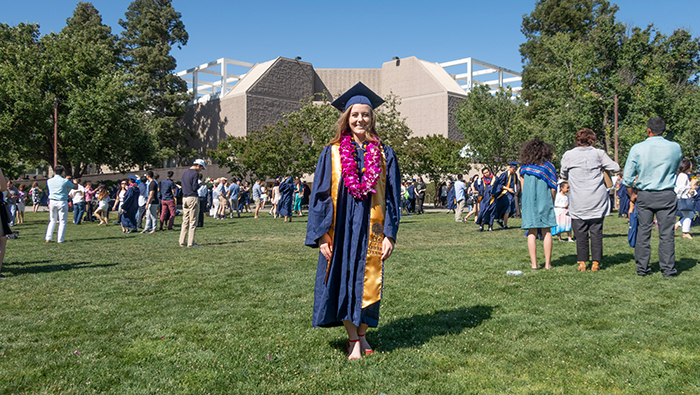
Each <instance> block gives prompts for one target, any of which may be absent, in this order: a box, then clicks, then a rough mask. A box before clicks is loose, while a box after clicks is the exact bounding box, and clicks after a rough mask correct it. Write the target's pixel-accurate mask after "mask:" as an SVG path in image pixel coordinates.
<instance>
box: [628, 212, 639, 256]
mask: <svg viewBox="0 0 700 395" xmlns="http://www.w3.org/2000/svg"><path fill="white" fill-rule="evenodd" d="M638 223H639V217H638V216H637V206H635V207H634V211H632V213H630V225H629V230H628V231H627V242H628V243H629V245H630V247H634V246H635V245H636V244H637V224H638Z"/></svg>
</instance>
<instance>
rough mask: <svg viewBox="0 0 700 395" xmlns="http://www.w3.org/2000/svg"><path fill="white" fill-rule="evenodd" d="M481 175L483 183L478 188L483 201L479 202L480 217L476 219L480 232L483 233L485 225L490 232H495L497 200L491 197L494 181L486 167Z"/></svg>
mask: <svg viewBox="0 0 700 395" xmlns="http://www.w3.org/2000/svg"><path fill="white" fill-rule="evenodd" d="M481 174H482V175H483V177H481V181H482V182H481V183H480V185H479V187H478V188H479V194H481V201H480V202H479V215H478V216H477V217H476V223H477V224H478V225H479V229H478V230H479V232H483V231H484V225H487V224H488V226H489V232H490V231H492V230H493V221H494V220H495V219H496V198H495V197H493V195H491V188H492V187H493V182H494V179H493V175H492V174H491V170H490V169H489V168H488V167H484V168H483V169H482V170H481ZM492 197H493V199H492Z"/></svg>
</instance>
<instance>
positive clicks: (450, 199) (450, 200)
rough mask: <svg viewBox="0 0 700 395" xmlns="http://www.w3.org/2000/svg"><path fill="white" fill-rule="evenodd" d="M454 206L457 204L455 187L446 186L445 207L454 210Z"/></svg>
mask: <svg viewBox="0 0 700 395" xmlns="http://www.w3.org/2000/svg"><path fill="white" fill-rule="evenodd" d="M456 208H457V204H456V202H455V188H454V187H452V188H447V209H448V210H454V209H456Z"/></svg>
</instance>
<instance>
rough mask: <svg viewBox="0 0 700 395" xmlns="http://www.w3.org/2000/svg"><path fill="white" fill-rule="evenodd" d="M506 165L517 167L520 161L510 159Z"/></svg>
mask: <svg viewBox="0 0 700 395" xmlns="http://www.w3.org/2000/svg"><path fill="white" fill-rule="evenodd" d="M508 165H510V166H513V167H518V165H520V162H516V161H512V162H508Z"/></svg>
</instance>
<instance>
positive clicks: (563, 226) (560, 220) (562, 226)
mask: <svg viewBox="0 0 700 395" xmlns="http://www.w3.org/2000/svg"><path fill="white" fill-rule="evenodd" d="M567 193H569V183H568V182H566V181H562V182H560V183H559V192H558V193H557V197H556V199H554V216H555V217H556V218H557V226H555V227H553V228H552V235H557V237H558V238H559V241H564V239H562V238H561V234H562V233H564V232H566V235H567V236H568V238H569V243H573V242H574V240H573V239H572V238H571V217H569V196H568V195H567Z"/></svg>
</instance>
